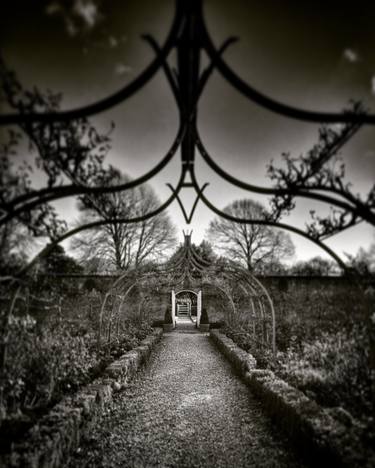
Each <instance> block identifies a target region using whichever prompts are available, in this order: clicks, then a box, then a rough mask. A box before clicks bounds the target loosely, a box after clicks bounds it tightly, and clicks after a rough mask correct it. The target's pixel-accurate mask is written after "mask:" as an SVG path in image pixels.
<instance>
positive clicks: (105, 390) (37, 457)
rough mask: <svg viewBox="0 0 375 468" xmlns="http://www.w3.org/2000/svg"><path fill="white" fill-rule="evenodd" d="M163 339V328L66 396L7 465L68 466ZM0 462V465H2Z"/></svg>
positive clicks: (13, 467)
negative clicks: (107, 409)
mask: <svg viewBox="0 0 375 468" xmlns="http://www.w3.org/2000/svg"><path fill="white" fill-rule="evenodd" d="M162 336H163V329H162V328H155V329H154V331H153V333H152V334H151V335H149V336H147V337H146V338H145V339H144V340H142V341H141V343H140V345H139V346H138V347H136V348H134V349H132V350H131V351H128V352H127V353H125V354H124V355H122V356H121V357H120V358H119V359H118V360H116V361H114V362H112V363H111V364H110V365H109V366H108V367H107V368H106V369H105V371H104V374H103V376H102V377H99V378H97V379H96V380H94V381H93V382H92V383H91V384H89V385H87V386H85V387H84V388H82V389H81V390H79V391H78V392H77V393H76V394H75V395H73V396H69V397H65V398H63V400H62V401H61V402H60V403H58V404H57V405H56V406H54V407H53V409H52V410H51V411H50V412H49V413H48V414H47V415H45V416H44V417H42V418H41V419H40V420H39V421H38V422H37V424H35V425H34V426H33V427H32V428H31V429H30V430H29V431H28V433H27V434H26V437H25V439H27V441H26V442H23V443H20V444H14V446H13V447H12V451H11V454H10V456H7V460H6V464H4V465H2V466H8V467H11V468H21V467H22V468H58V467H61V466H64V464H66V462H67V461H68V459H69V456H70V454H71V453H72V452H73V451H74V450H76V449H77V448H78V447H79V443H80V439H81V438H82V437H83V435H84V434H85V433H87V432H88V431H89V430H90V428H91V427H92V426H93V425H94V424H95V422H96V420H97V419H98V417H99V416H100V415H101V414H102V413H103V412H104V411H105V410H106V407H107V406H108V404H109V403H110V402H111V401H112V398H113V394H114V393H115V392H117V391H120V390H121V389H122V388H123V387H124V386H126V384H127V383H128V382H129V381H130V380H131V379H132V378H133V377H134V375H135V373H136V372H137V371H138V370H139V368H140V366H141V365H142V364H143V363H145V362H146V361H147V360H148V358H149V357H150V355H151V352H152V350H153V348H154V347H155V345H156V344H157V343H158V342H159V341H160V339H161V337H162ZM2 463H3V462H2V460H1V459H0V465H1V464H2Z"/></svg>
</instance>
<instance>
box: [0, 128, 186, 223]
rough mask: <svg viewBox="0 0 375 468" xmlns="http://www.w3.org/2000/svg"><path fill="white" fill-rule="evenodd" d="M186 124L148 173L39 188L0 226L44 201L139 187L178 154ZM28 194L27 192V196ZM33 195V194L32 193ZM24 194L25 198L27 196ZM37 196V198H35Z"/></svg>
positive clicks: (17, 201) (5, 217) (3, 220)
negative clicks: (101, 183) (121, 180)
mask: <svg viewBox="0 0 375 468" xmlns="http://www.w3.org/2000/svg"><path fill="white" fill-rule="evenodd" d="M186 128H187V127H186V125H183V124H182V123H181V124H180V127H179V129H178V133H177V135H176V137H175V140H174V142H173V143H172V146H171V147H170V149H169V151H168V152H167V154H166V155H165V156H164V157H163V159H162V160H161V161H160V162H159V163H157V164H156V166H154V167H153V168H152V169H151V170H150V171H148V172H146V174H144V175H142V176H140V177H138V178H136V179H134V180H132V181H130V182H126V183H125V184H121V185H115V186H105V187H85V186H83V187H80V186H76V185H73V184H72V185H67V186H60V187H55V188H45V189H42V190H39V191H37V192H35V193H34V195H33V196H32V199H33V200H32V201H30V202H28V203H26V204H25V205H23V206H21V207H19V208H17V209H15V210H12V211H11V212H10V213H8V214H7V215H6V216H4V217H3V218H0V226H2V225H3V224H5V223H7V222H9V221H11V220H12V219H14V218H15V217H17V216H18V215H19V214H20V213H22V212H24V211H30V210H32V209H34V208H35V207H37V206H38V205H40V204H43V203H48V202H50V201H53V200H58V199H60V198H66V197H70V196H75V195H83V194H85V193H88V194H96V193H100V194H103V193H114V192H122V191H125V190H129V189H132V188H134V187H137V186H138V185H141V184H144V183H145V182H147V181H148V180H150V179H151V178H152V177H154V176H155V175H156V174H158V173H159V172H161V171H162V170H163V169H164V168H165V167H166V166H167V164H168V163H169V162H170V161H171V160H172V158H173V157H174V155H175V154H176V152H177V150H178V148H179V146H180V143H181V141H182V138H183V137H184V135H185V132H186ZM26 195H27V194H25V196H26ZM30 195H31V194H30ZM25 196H23V198H25ZM35 198H36V200H34V199H35ZM20 199H21V197H18V199H16V200H14V203H17V204H18V203H21V201H20Z"/></svg>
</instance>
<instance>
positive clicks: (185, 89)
mask: <svg viewBox="0 0 375 468" xmlns="http://www.w3.org/2000/svg"><path fill="white" fill-rule="evenodd" d="M143 39H144V40H146V41H147V42H148V43H149V44H150V46H151V47H152V49H153V51H154V53H155V58H154V59H153V60H152V61H151V63H150V64H149V65H148V66H147V67H146V68H145V69H144V70H143V71H142V72H141V73H140V75H139V76H138V77H137V78H135V79H134V80H133V81H132V82H131V83H130V84H128V85H126V86H125V87H123V88H122V89H120V90H119V91H118V92H116V93H114V94H113V95H111V96H108V97H107V98H105V99H103V100H101V101H98V102H95V103H93V104H90V105H87V106H83V107H80V108H77V109H72V110H68V111H62V112H45V113H34V112H25V111H23V112H20V113H17V114H16V113H15V114H6V115H0V125H13V124H18V125H20V126H22V125H26V124H31V123H35V122H40V123H43V122H44V123H46V124H51V123H54V122H62V121H69V120H75V119H79V118H83V117H89V116H92V115H95V114H98V113H100V112H103V111H105V110H108V109H110V108H112V107H114V106H116V105H118V104H121V103H123V102H125V101H126V100H127V99H128V98H130V97H131V96H133V95H134V94H135V93H137V92H139V91H140V90H141V89H142V88H143V86H144V85H146V84H147V83H148V82H149V81H150V80H151V79H152V78H153V77H154V76H155V74H156V73H157V72H158V71H160V70H163V71H164V73H165V76H166V79H167V81H168V83H169V86H170V88H171V91H172V93H173V95H174V97H175V100H176V105H177V107H178V111H179V120H180V124H179V130H178V132H177V136H176V138H175V140H174V142H173V143H172V145H171V147H170V150H169V151H168V152H167V154H166V155H165V156H164V157H163V158H162V159H161V160H160V162H159V163H158V164H157V165H156V166H155V167H154V168H152V169H151V170H149V171H148V172H147V173H146V174H144V175H143V176H141V177H139V178H137V179H135V180H133V181H131V182H128V183H126V184H122V185H118V186H101V187H93V186H84V185H77V184H74V183H73V184H71V185H65V186H57V187H54V186H52V187H47V188H43V189H40V190H35V191H31V192H29V193H25V194H23V195H21V196H18V197H17V198H15V199H14V200H10V201H8V202H7V203H5V204H4V205H3V206H1V210H2V214H1V216H0V226H1V225H3V224H5V223H7V222H9V221H10V220H12V219H14V218H17V216H19V214H20V213H22V212H24V211H27V210H31V209H33V208H35V207H37V206H39V205H41V204H43V203H47V202H49V201H53V200H57V199H59V198H64V197H70V196H77V195H82V194H92V195H95V194H103V193H110V192H115V191H123V190H128V189H131V188H134V187H136V186H138V185H140V184H142V183H145V182H146V181H148V180H150V179H151V178H152V177H153V176H155V175H156V174H157V173H159V172H160V171H161V170H162V169H163V168H164V167H165V166H166V165H167V164H168V163H169V162H170V161H171V159H172V158H173V157H174V156H175V154H176V153H177V150H178V148H180V150H181V173H180V178H179V181H178V183H177V185H176V187H173V185H172V184H168V185H169V187H170V189H171V190H172V195H171V196H170V197H169V198H168V199H167V200H166V201H165V202H164V203H162V204H161V205H160V207H159V208H157V209H155V210H154V211H153V212H150V213H147V214H146V215H144V216H141V217H138V218H133V219H125V218H124V219H111V220H106V221H98V222H93V223H89V224H86V225H82V226H79V227H78V228H75V229H72V230H71V231H68V232H65V233H64V234H63V235H62V236H60V237H58V238H56V239H54V241H53V242H52V243H51V244H49V245H48V247H46V249H44V251H43V252H42V254H46V253H47V252H48V251H49V250H50V249H51V248H53V246H54V245H55V244H57V243H59V242H61V241H63V240H65V239H67V238H68V237H70V236H73V235H75V234H77V233H79V232H81V231H83V230H85V229H91V228H94V227H98V226H100V225H102V224H105V223H136V222H138V221H142V220H145V219H147V218H151V217H153V216H156V215H157V214H158V213H160V212H161V211H163V210H165V209H166V208H167V207H168V206H169V205H170V204H171V203H172V202H173V201H174V200H177V201H178V203H179V204H180V207H181V209H182V212H183V216H184V218H185V221H186V222H187V223H188V224H189V223H190V222H191V221H192V218H193V216H194V212H195V208H196V206H197V203H198V201H199V200H201V201H202V202H203V203H205V204H206V205H207V206H208V208H210V209H211V210H212V211H214V212H215V213H216V214H218V215H220V216H222V217H224V218H226V219H229V220H231V221H235V222H239V223H246V224H263V225H269V226H273V227H277V228H281V229H285V230H289V231H291V232H293V233H295V234H298V235H301V236H303V237H305V238H307V239H309V240H310V241H312V242H314V243H315V244H316V245H318V246H319V247H320V248H322V249H323V250H325V252H326V253H328V254H329V255H330V256H331V257H332V258H334V260H335V261H336V262H337V263H338V264H339V265H340V267H341V268H342V269H344V270H345V268H346V266H345V264H344V262H343V261H342V260H341V258H340V257H339V256H338V255H337V254H336V253H335V252H334V251H333V250H332V249H330V248H329V247H328V246H327V245H326V244H325V243H324V242H322V241H321V240H320V239H318V238H316V237H314V236H312V235H311V233H309V232H306V231H304V230H302V229H299V228H297V227H294V226H291V225H289V224H287V223H281V222H279V221H278V220H272V219H238V218H235V217H233V216H230V215H228V213H226V212H224V211H222V210H220V209H219V208H217V207H216V206H215V205H214V204H212V202H211V201H210V200H209V199H208V198H207V197H206V196H205V195H204V194H203V191H204V190H205V188H206V187H207V185H208V184H207V183H205V184H203V185H202V186H200V185H199V183H198V181H197V178H196V174H195V166H194V162H195V152H196V150H198V152H199V154H200V155H201V156H202V158H203V159H204V160H205V161H206V163H207V164H208V165H209V166H210V167H211V169H212V170H214V171H215V172H216V173H217V174H218V175H219V176H221V177H223V178H224V179H225V180H227V181H228V182H230V183H232V184H234V185H236V186H238V187H240V188H242V189H245V190H248V191H250V192H257V193H264V194H272V195H275V196H283V195H291V196H295V197H304V198H310V199H315V200H319V201H321V202H324V203H328V204H330V205H331V206H335V207H339V208H340V207H341V208H345V209H347V210H349V212H351V213H356V214H357V215H358V216H360V219H365V220H366V221H369V222H371V223H373V224H375V221H374V219H375V215H374V214H373V213H372V212H370V213H364V212H363V210H362V211H361V208H360V207H358V206H356V205H355V204H354V203H350V202H348V200H346V201H342V200H339V199H338V198H336V197H331V196H327V195H325V194H322V193H317V192H316V191H315V192H314V190H309V189H306V190H296V189H295V188H294V189H292V188H288V187H286V188H285V189H275V188H272V187H270V188H267V187H258V186H255V185H251V184H248V183H245V182H244V181H241V180H238V179H236V178H235V177H233V176H232V175H230V174H228V173H227V172H226V171H225V170H224V169H222V168H221V167H220V166H219V165H218V164H217V163H216V162H215V161H214V159H213V158H212V157H211V156H210V155H209V153H208V152H207V150H206V149H205V147H204V144H203V142H202V139H201V137H200V135H199V132H198V128H197V116H198V109H199V106H198V104H199V99H200V97H201V95H202V93H203V91H204V88H205V86H206V85H207V83H208V81H209V78H210V76H211V75H212V73H213V72H214V71H218V72H219V73H220V74H221V75H222V77H223V78H224V79H225V80H226V81H227V82H228V83H229V84H230V85H231V86H232V87H234V88H235V89H236V90H237V91H238V92H239V93H241V94H242V95H243V96H244V97H246V98H247V99H249V100H251V101H252V102H254V103H255V104H257V105H259V106H262V107H264V108H265V109H268V110H269V111H272V112H275V113H278V114H280V115H282V116H285V117H288V118H292V119H298V120H303V121H308V122H315V123H325V124H327V123H342V124H345V125H346V127H345V129H344V131H343V134H342V138H341V139H339V140H338V141H337V142H335V143H336V144H335V145H333V147H332V148H328V150H327V154H326V156H325V157H326V159H329V158H330V157H331V156H332V154H333V153H334V151H337V148H338V147H341V146H342V145H343V144H345V143H346V142H347V141H348V140H349V139H350V138H351V137H352V136H353V135H354V133H356V132H357V131H358V130H359V128H360V127H361V126H362V125H364V124H371V125H374V124H375V114H369V113H367V112H365V111H363V110H362V109H358V108H357V109H355V110H353V111H347V112H343V113H332V112H313V111H310V110H305V109H300V108H297V107H292V106H289V105H287V104H284V103H281V102H278V101H275V100H274V99H272V98H270V97H268V96H266V95H264V94H262V93H260V92H258V91H257V90H256V89H254V88H253V87H252V86H251V85H249V84H248V83H246V82H244V81H243V80H242V79H241V78H240V77H239V76H238V75H237V74H236V73H235V71H233V70H232V69H231V68H230V67H229V66H228V65H227V63H226V62H225V60H224V59H223V53H224V52H225V50H226V48H227V47H228V46H229V45H231V44H232V43H233V42H235V41H236V40H237V39H236V38H229V39H228V40H227V41H225V42H224V44H223V45H222V46H221V47H220V48H216V47H215V45H214V44H213V41H212V39H211V37H210V34H209V32H208V29H207V27H206V24H205V19H204V14H203V0H190V1H186V0H175V15H174V19H173V22H172V26H171V29H170V31H169V34H168V36H167V39H166V41H165V43H164V45H163V46H159V45H158V43H157V42H156V40H155V39H154V38H152V37H151V36H150V35H144V36H143ZM172 51H176V55H177V64H176V70H172V69H171V67H170V64H169V62H168V59H169V57H170V55H171V53H172ZM203 52H204V53H206V55H207V56H208V57H209V60H210V63H209V65H208V66H207V67H206V68H205V69H204V70H203V71H202V70H201V56H202V53H203ZM187 175H190V180H191V181H190V182H187V181H186V179H187ZM183 188H193V189H194V190H195V192H196V200H195V203H194V205H193V208H192V210H191V212H190V214H188V213H187V212H186V210H185V208H184V205H183V203H182V201H181V199H180V197H179V193H180V191H181V190H182V189H183ZM36 260H37V258H35V259H34V260H33V261H32V262H31V263H30V264H29V265H28V266H27V268H26V269H23V270H22V271H20V272H19V276H22V275H23V274H25V273H26V271H27V270H28V269H29V268H31V266H32V265H33V264H34V263H35V261H36Z"/></svg>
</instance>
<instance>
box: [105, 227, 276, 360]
mask: <svg viewBox="0 0 375 468" xmlns="http://www.w3.org/2000/svg"><path fill="white" fill-rule="evenodd" d="M184 236H185V241H184V245H183V246H182V248H181V249H180V251H179V253H178V254H177V255H176V256H175V257H174V258H172V260H169V261H168V262H165V263H163V264H158V265H155V266H153V267H152V268H150V267H144V268H137V269H132V270H128V271H127V272H125V273H124V274H122V275H121V276H120V277H118V278H117V279H116V280H115V281H114V282H113V284H112V285H111V286H110V288H109V290H108V291H107V293H106V295H105V297H104V299H103V303H102V307H101V310H100V336H103V335H105V337H107V338H108V336H110V334H111V329H112V322H113V317H117V325H116V328H117V329H118V322H119V320H120V319H121V316H123V315H124V304H125V302H126V300H127V298H128V297H129V295H130V294H131V293H132V292H133V291H134V289H135V288H136V287H138V288H139V289H140V290H146V291H147V292H148V295H149V294H150V293H152V291H155V289H156V290H158V291H160V290H162V289H169V290H170V291H173V293H174V294H175V296H177V295H178V294H180V293H182V292H190V293H193V294H195V295H197V297H198V296H199V294H200V291H202V288H204V287H205V286H209V287H212V288H213V289H216V290H217V291H220V293H221V294H223V295H224V296H225V297H226V299H228V302H229V304H230V307H231V314H233V315H232V316H233V318H235V319H237V320H243V321H253V330H255V332H254V339H256V340H257V341H258V342H259V343H261V344H262V345H263V346H268V347H270V348H271V349H272V350H273V352H275V350H276V318H275V310H274V306H273V302H272V298H271V296H270V294H269V293H268V291H267V289H266V288H265V287H264V285H263V284H262V283H261V282H260V281H259V280H258V279H257V278H255V277H254V275H252V274H251V273H250V272H249V271H247V270H245V269H244V268H242V267H240V266H238V265H237V264H235V263H234V262H232V261H224V262H219V263H213V262H210V261H209V260H207V259H204V258H202V257H201V256H199V255H198V254H197V252H195V251H194V249H193V248H192V244H191V233H190V234H187V233H184ZM113 296H114V297H115V298H116V300H115V301H114V300H113V299H110V298H112V297H113ZM244 298H246V300H245V299H244ZM200 300H202V299H201V296H200ZM198 301H199V299H198ZM236 301H238V302H239V304H240V307H238V306H236ZM111 304H115V306H116V310H113V307H112V308H111V307H110V309H111V310H107V309H108V305H111ZM198 308H199V307H198ZM228 312H229V311H228ZM199 318H200V314H198V316H197V323H198V324H199ZM174 321H175V318H174ZM105 323H107V326H105ZM103 332H105V333H103ZM256 334H258V335H260V336H259V337H256V336H255V335H256Z"/></svg>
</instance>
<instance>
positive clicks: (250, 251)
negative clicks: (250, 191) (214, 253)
mask: <svg viewBox="0 0 375 468" xmlns="http://www.w3.org/2000/svg"><path fill="white" fill-rule="evenodd" d="M224 212H225V213H227V214H229V215H231V216H234V217H237V218H246V219H262V218H264V219H266V217H267V216H268V214H267V212H266V210H265V208H264V207H263V206H262V205H261V204H260V203H258V202H255V201H253V200H250V199H243V200H236V201H234V202H233V203H231V204H230V205H228V206H227V207H226V208H224ZM208 238H209V240H210V242H211V243H212V244H213V245H214V246H215V247H216V248H218V249H219V250H220V251H221V253H222V254H223V255H225V256H227V257H229V258H231V259H232V260H236V261H239V262H241V263H242V264H244V265H245V266H246V268H247V269H248V270H249V271H257V272H260V271H262V269H263V267H264V266H265V265H270V264H273V263H276V262H278V261H281V260H285V259H287V258H290V257H292V256H293V255H294V245H293V243H292V240H291V239H290V236H289V235H288V234H286V233H284V232H282V231H275V230H274V229H272V228H270V227H268V226H264V225H251V224H239V223H236V222H234V221H230V220H228V219H224V218H219V217H217V218H215V219H214V220H213V221H211V223H210V226H209V229H208Z"/></svg>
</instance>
